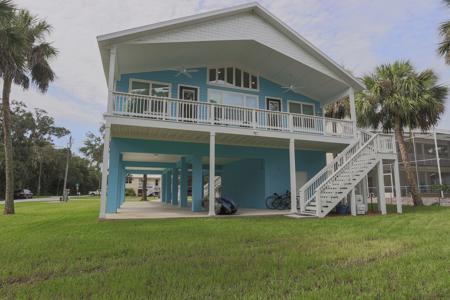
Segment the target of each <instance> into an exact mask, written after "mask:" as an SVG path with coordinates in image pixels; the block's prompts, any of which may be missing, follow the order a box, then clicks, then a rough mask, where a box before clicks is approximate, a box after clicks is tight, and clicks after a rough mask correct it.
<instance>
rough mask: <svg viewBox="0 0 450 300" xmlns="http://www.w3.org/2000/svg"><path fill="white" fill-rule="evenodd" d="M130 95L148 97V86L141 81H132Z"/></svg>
mask: <svg viewBox="0 0 450 300" xmlns="http://www.w3.org/2000/svg"><path fill="white" fill-rule="evenodd" d="M130 92H131V93H132V94H139V95H150V84H149V83H147V82H141V81H132V82H131V90H130Z"/></svg>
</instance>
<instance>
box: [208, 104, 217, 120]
mask: <svg viewBox="0 0 450 300" xmlns="http://www.w3.org/2000/svg"><path fill="white" fill-rule="evenodd" d="M215 113H216V108H215V106H214V104H210V105H209V122H210V123H211V124H214V119H215V118H214V115H215Z"/></svg>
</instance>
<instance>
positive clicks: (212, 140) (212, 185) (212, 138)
mask: <svg viewBox="0 0 450 300" xmlns="http://www.w3.org/2000/svg"><path fill="white" fill-rule="evenodd" d="M208 187H209V213H208V215H209V216H215V215H216V133H215V132H214V131H211V133H210V135H209V184H208Z"/></svg>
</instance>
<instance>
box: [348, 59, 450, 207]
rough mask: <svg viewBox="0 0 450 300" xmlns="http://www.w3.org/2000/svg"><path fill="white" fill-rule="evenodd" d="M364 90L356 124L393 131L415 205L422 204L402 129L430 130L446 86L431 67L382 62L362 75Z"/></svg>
mask: <svg viewBox="0 0 450 300" xmlns="http://www.w3.org/2000/svg"><path fill="white" fill-rule="evenodd" d="M363 81H364V83H365V85H366V88H367V90H366V91H364V92H362V93H360V94H358V95H357V99H356V109H357V112H358V113H357V118H358V125H359V126H361V127H372V128H374V129H382V130H383V131H384V132H390V131H394V134H395V139H396V141H397V143H398V146H399V150H400V156H401V160H402V162H403V164H404V167H405V172H406V180H407V183H408V185H409V186H410V188H411V194H412V197H413V202H414V205H423V202H422V198H421V196H420V193H419V191H418V190H417V182H416V177H415V176H414V172H413V169H412V167H411V164H410V159H409V154H408V151H407V148H406V143H405V140H404V132H403V130H404V129H405V128H408V129H410V130H413V129H421V130H429V129H430V128H432V127H433V126H435V125H436V123H437V122H438V121H439V118H440V116H441V114H442V113H443V112H444V102H445V99H446V97H447V93H448V88H447V87H445V86H442V85H438V84H437V81H438V77H437V75H436V74H435V73H434V72H433V71H432V70H425V71H422V72H416V71H415V69H414V67H413V66H412V65H411V63H410V62H409V61H397V62H395V63H393V64H386V65H381V66H379V67H377V68H376V70H375V72H374V73H373V74H370V75H367V76H364V78H363Z"/></svg>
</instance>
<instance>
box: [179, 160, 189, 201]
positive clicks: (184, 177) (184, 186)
mask: <svg viewBox="0 0 450 300" xmlns="http://www.w3.org/2000/svg"><path fill="white" fill-rule="evenodd" d="M187 197H188V169H187V163H186V158H185V157H182V158H181V172H180V205H181V207H187V206H188V204H187Z"/></svg>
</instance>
